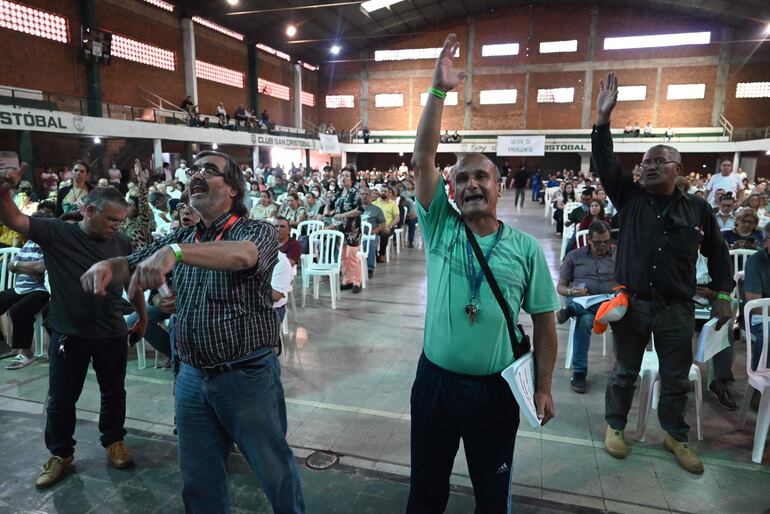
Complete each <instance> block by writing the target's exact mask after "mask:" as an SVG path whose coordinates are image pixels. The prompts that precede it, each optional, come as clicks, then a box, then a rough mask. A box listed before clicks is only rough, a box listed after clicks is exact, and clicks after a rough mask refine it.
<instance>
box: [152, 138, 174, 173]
mask: <svg viewBox="0 0 770 514" xmlns="http://www.w3.org/2000/svg"><path fill="white" fill-rule="evenodd" d="M152 165H153V169H156V170H157V169H158V168H160V167H162V166H163V148H162V146H161V142H160V139H153V140H152ZM172 171H173V170H172Z"/></svg>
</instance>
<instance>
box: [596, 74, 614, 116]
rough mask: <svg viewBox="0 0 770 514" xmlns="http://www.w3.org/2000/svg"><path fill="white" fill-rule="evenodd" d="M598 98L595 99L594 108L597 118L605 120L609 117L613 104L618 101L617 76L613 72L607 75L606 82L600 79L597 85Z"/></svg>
mask: <svg viewBox="0 0 770 514" xmlns="http://www.w3.org/2000/svg"><path fill="white" fill-rule="evenodd" d="M599 88H600V89H599V98H597V100H596V110H597V113H598V115H599V120H600V121H604V122H607V121H609V119H610V115H611V114H612V110H613V109H614V108H615V104H617V103H618V77H617V75H615V73H614V72H610V73H609V74H608V75H607V83H606V84H605V83H604V81H603V80H602V81H601V82H600V85H599Z"/></svg>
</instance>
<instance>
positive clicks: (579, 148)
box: [545, 141, 591, 153]
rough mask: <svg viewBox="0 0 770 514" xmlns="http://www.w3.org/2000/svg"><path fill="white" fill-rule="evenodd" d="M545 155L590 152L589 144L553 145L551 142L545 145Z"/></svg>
mask: <svg viewBox="0 0 770 514" xmlns="http://www.w3.org/2000/svg"><path fill="white" fill-rule="evenodd" d="M545 151H546V153H565V152H586V153H587V152H590V151H591V143H590V142H587V143H555V142H553V141H551V142H548V143H546V144H545Z"/></svg>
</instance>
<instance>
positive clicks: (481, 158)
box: [452, 153, 500, 182]
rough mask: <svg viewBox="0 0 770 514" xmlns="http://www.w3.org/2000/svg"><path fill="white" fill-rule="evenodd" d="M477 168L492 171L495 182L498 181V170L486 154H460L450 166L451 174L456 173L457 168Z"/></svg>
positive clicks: (467, 169)
mask: <svg viewBox="0 0 770 514" xmlns="http://www.w3.org/2000/svg"><path fill="white" fill-rule="evenodd" d="M477 169H485V170H487V171H490V172H492V173H494V176H495V182H500V170H499V169H498V168H497V165H495V163H494V162H492V161H491V160H490V159H489V158H488V157H487V156H485V155H484V154H480V153H467V154H463V155H461V156H460V158H459V159H458V160H457V162H456V163H455V165H454V166H452V176H453V177H454V175H456V174H457V172H458V171H459V170H465V171H471V170H477Z"/></svg>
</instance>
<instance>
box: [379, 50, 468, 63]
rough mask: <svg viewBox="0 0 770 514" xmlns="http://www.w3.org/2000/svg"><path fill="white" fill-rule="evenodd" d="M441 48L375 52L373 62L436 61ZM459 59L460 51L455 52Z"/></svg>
mask: <svg viewBox="0 0 770 514" xmlns="http://www.w3.org/2000/svg"><path fill="white" fill-rule="evenodd" d="M440 53H441V48H402V49H400V50H375V51H374V60H375V61H414V60H418V59H436V58H438V56H439V54H440ZM455 57H460V49H459V48H458V49H457V51H456V52H455Z"/></svg>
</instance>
